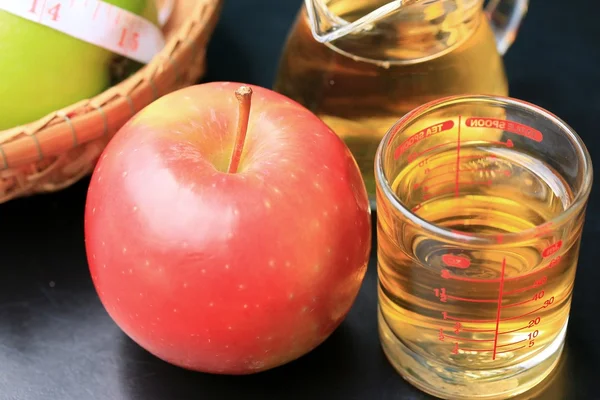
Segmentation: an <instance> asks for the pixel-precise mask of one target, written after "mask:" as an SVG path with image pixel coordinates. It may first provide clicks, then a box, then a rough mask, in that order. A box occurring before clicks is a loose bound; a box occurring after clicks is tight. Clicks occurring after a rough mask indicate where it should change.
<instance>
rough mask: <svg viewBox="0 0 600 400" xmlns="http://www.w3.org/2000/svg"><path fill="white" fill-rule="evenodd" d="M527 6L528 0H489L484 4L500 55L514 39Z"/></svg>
mask: <svg viewBox="0 0 600 400" xmlns="http://www.w3.org/2000/svg"><path fill="white" fill-rule="evenodd" d="M528 6H529V0H490V2H489V3H488V4H487V5H486V6H485V13H486V14H487V16H488V17H489V19H490V22H491V25H492V29H493V30H494V35H495V36H496V47H497V48H498V52H499V53H500V54H501V55H504V54H505V53H506V51H507V50H508V49H509V47H510V46H511V45H512V44H513V42H514V41H515V38H516V37H517V32H518V30H519V27H520V25H521V22H522V21H523V17H525V14H526V13H527V8H528Z"/></svg>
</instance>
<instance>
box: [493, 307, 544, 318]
mask: <svg viewBox="0 0 600 400" xmlns="http://www.w3.org/2000/svg"><path fill="white" fill-rule="evenodd" d="M546 307H547V306H541V307H538V308H536V309H535V310H533V311H530V312H528V313H525V314H521V315H517V316H515V317H508V318H504V319H502V321H510V320H513V319H517V318H521V317H526V316H528V315H531V314H533V313H536V312H538V311H540V310H541V309H544V308H546Z"/></svg>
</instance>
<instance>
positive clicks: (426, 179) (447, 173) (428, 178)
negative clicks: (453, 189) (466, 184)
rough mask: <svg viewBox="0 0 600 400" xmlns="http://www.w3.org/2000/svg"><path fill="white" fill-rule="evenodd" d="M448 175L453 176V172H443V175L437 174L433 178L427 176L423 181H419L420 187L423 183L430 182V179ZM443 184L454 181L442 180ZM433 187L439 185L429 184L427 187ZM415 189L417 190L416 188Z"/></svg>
mask: <svg viewBox="0 0 600 400" xmlns="http://www.w3.org/2000/svg"><path fill="white" fill-rule="evenodd" d="M450 174H452V175H453V174H454V171H450V172H445V173H443V174H438V175H434V176H428V177H427V178H425V179H423V180H422V181H421V185H422V184H424V183H425V182H427V181H430V180H432V179H436V178H440V177H442V176H444V175H450ZM443 182H444V183H447V182H454V179H448V180H444V181H443ZM434 185H439V183H432V184H430V185H429V187H431V186H434ZM417 188H418V186H417ZM417 188H415V189H417Z"/></svg>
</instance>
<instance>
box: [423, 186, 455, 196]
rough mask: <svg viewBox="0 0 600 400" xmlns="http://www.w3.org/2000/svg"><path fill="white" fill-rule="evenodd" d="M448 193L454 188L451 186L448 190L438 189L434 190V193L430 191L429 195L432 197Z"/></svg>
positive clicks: (452, 191)
mask: <svg viewBox="0 0 600 400" xmlns="http://www.w3.org/2000/svg"><path fill="white" fill-rule="evenodd" d="M448 193H454V188H451V189H450V190H440V191H439V192H436V193H430V194H429V197H432V196H436V197H437V196H442V195H444V194H448Z"/></svg>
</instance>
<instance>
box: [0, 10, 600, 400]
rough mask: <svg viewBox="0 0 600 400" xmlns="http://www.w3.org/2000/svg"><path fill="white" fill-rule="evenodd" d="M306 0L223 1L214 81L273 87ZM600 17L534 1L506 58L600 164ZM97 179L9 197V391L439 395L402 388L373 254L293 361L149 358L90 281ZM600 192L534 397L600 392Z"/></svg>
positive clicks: (3, 350)
mask: <svg viewBox="0 0 600 400" xmlns="http://www.w3.org/2000/svg"><path fill="white" fill-rule="evenodd" d="M567 4H568V5H567ZM300 5H301V0H227V1H226V2H225V7H224V10H223V14H222V16H221V21H220V23H219V25H218V27H217V29H216V31H215V34H214V36H213V40H212V42H211V46H210V48H209V53H208V64H209V66H208V68H209V70H208V73H207V75H206V76H205V78H204V80H206V81H213V80H231V81H238V82H247V83H254V84H258V85H262V86H267V87H270V86H271V85H272V82H273V78H274V75H275V72H276V68H277V61H278V57H279V54H280V51H281V48H282V46H283V44H284V40H285V37H286V34H287V30H288V29H289V27H290V25H291V23H292V21H293V19H294V18H295V14H296V12H297V10H298V9H299V8H300ZM599 15H600V7H599V6H598V5H597V2H595V1H593V0H570V1H568V2H567V1H564V0H534V1H533V2H532V4H531V6H530V10H529V13H528V16H527V18H526V19H525V22H524V24H523V26H522V28H521V31H520V34H519V36H518V38H517V41H516V43H515V44H514V45H513V47H512V48H511V49H510V50H509V52H508V54H507V55H506V56H505V61H506V66H507V73H508V76H509V81H510V94H511V96H513V97H517V98H521V99H524V100H528V101H531V102H533V103H536V104H538V105H540V106H542V107H544V108H547V109H549V110H550V111H552V112H554V113H555V114H557V115H559V116H560V117H562V118H563V119H564V120H566V121H567V122H568V123H569V124H570V125H571V126H572V127H573V128H574V129H575V130H576V131H577V132H578V133H579V134H580V135H581V136H582V138H583V140H584V141H585V143H586V144H587V146H588V148H589V150H590V152H591V154H592V159H593V160H596V157H600V155H599V154H598V153H599V152H600V132H599V131H598V127H599V126H600V119H599V117H600V94H599V91H600V70H599V66H600V44H599V40H600V21H598V19H597V18H598V16H599ZM599 163H600V162H599ZM599 165H600V164H599ZM87 184H88V180H87V179H85V180H83V181H81V182H79V183H77V184H76V185H74V186H72V187H70V188H69V189H67V190H64V191H62V192H59V193H55V194H51V195H44V196H36V197H32V198H26V199H19V200H15V201H11V202H8V203H6V204H2V205H0V232H1V235H2V236H1V241H0V278H1V279H0V399H2V400H4V399H7V400H8V399H10V400H38V399H39V400H42V399H43V400H48V399H52V400H54V399H56V400H86V399H90V400H92V399H111V400H112V399H115V400H120V399H124V400H129V399H139V400H155V399H169V400H170V399H213V398H214V399H217V398H229V397H231V398H251V399H258V398H261V399H262V398H264V399H295V398H302V399H309V398H310V399H325V398H327V399H333V398H335V399H428V398H430V397H428V396H426V395H424V394H422V393H421V392H419V391H417V390H416V389H413V388H412V387H411V386H409V385H408V384H407V383H405V382H404V381H403V380H402V379H401V378H400V377H399V375H397V374H396V373H395V372H394V370H393V369H392V368H391V367H390V366H389V364H388V363H387V361H386V360H385V358H384V356H383V354H382V352H381V350H380V346H379V341H378V336H377V326H376V312H375V311H376V290H375V289H376V280H375V279H376V270H375V259H374V254H373V257H372V258H371V264H370V266H369V271H368V273H367V277H366V278H365V282H364V285H363V287H362V289H361V292H360V295H359V298H358V299H357V301H356V303H355V306H354V307H353V309H352V311H351V313H350V314H349V316H348V318H347V319H346V320H345V322H344V323H343V324H342V325H341V326H340V328H339V329H338V330H337V331H336V332H335V333H334V334H333V335H332V336H331V337H330V339H329V340H327V341H326V342H325V343H324V344H323V345H322V346H320V347H319V348H317V349H316V350H314V351H313V352H311V353H310V354H308V355H306V356H305V357H302V358H301V359H299V360H297V361H295V362H293V363H290V364H288V365H286V366H283V367H280V368H277V369H274V370H271V371H268V372H265V373H261V374H257V375H253V376H243V377H226V376H211V375H205V374H200V373H193V372H189V371H184V370H181V369H179V368H176V367H173V366H171V365H168V364H166V363H164V362H162V361H160V360H158V359H156V358H154V357H153V356H151V355H149V354H148V353H146V352H145V351H144V350H142V349H141V348H139V347H138V346H137V345H136V344H134V343H133V342H132V341H131V340H129V339H128V338H127V337H126V336H125V335H124V334H122V333H121V331H120V330H119V329H118V328H117V327H116V325H114V324H113V323H112V321H111V320H110V319H109V317H108V315H107V314H106V313H105V311H104V309H103V308H102V306H101V304H100V302H99V300H98V298H97V296H96V293H95V291H94V289H93V286H92V284H91V280H90V277H89V273H88V269H87V263H86V258H85V247H84V242H83V218H82V216H83V209H84V204H85V196H86V189H87ZM599 186H600V185H598V186H594V189H593V191H592V195H591V198H590V203H589V207H588V216H587V222H586V226H585V229H584V234H583V242H582V245H581V254H580V262H579V267H578V273H577V279H576V283H575V293H574V299H573V305H572V312H571V319H570V325H569V331H568V337H567V350H566V353H565V357H563V362H562V363H561V365H560V366H559V368H558V370H557V372H556V374H555V376H554V377H553V379H550V380H548V381H547V382H546V383H544V384H542V385H541V386H540V387H539V389H544V388H545V391H542V392H541V393H539V394H537V395H532V396H533V398H539V399H596V398H600V395H598V394H596V391H595V390H594V389H595V388H596V387H597V385H596V384H597V380H598V373H599V372H600V368H599V367H598V359H599V358H600V343H599V342H598V337H599V332H598V330H599V329H600V323H599V322H598V321H599V319H600V315H598V308H599V306H600V299H599V297H600V288H599V285H600V272H599V269H598V260H599V259H600V257H599V255H600V254H599V252H600V246H599V245H598V244H597V243H598V239H599V238H600V205H599V204H598V187H599ZM374 248H375V243H374ZM234 396H235V397H234Z"/></svg>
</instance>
